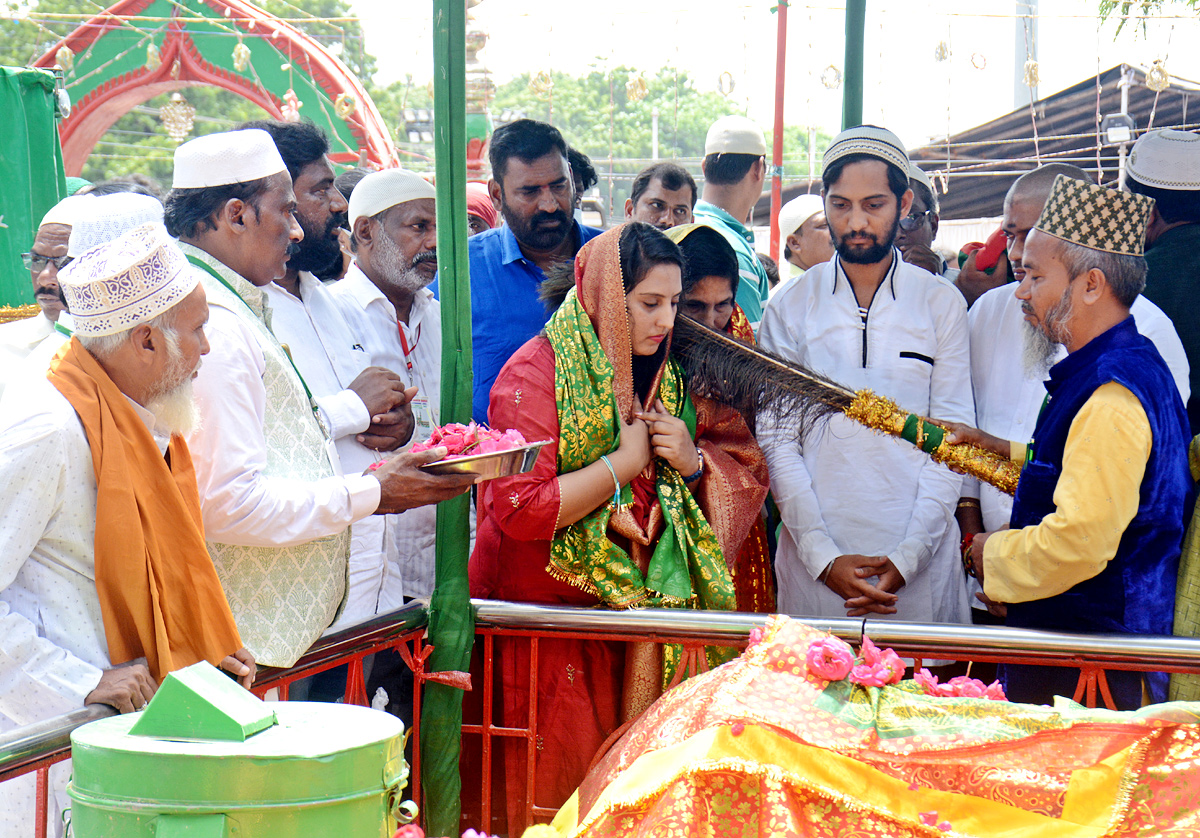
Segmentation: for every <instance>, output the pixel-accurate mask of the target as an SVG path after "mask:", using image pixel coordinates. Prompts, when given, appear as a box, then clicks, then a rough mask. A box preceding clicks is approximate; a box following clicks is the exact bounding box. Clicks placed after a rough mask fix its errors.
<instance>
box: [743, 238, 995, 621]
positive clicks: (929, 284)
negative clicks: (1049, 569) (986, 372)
mask: <svg viewBox="0 0 1200 838" xmlns="http://www.w3.org/2000/svg"><path fill="white" fill-rule="evenodd" d="M759 341H760V343H761V344H762V345H763V346H764V347H765V348H767V349H769V350H771V351H773V352H776V353H779V354H780V355H783V356H784V357H787V358H789V359H791V360H793V361H796V362H798V363H800V364H802V365H804V366H806V367H808V368H809V369H812V370H815V371H817V372H820V373H823V374H825V375H827V376H829V377H830V378H832V379H833V380H834V381H837V382H839V383H840V384H842V385H844V386H846V387H849V388H850V389H852V390H861V389H866V388H869V389H871V390H874V391H875V392H876V393H878V394H880V395H883V396H887V397H889V398H891V399H893V400H895V401H896V402H897V403H898V404H899V405H900V406H901V407H903V408H904V409H906V410H908V411H911V412H913V413H917V414H920V415H923V416H932V417H935V418H939V419H946V420H953V421H959V422H971V421H972V420H973V419H974V411H973V409H972V404H971V380H970V365H969V358H968V345H967V344H968V341H967V318H966V303H965V302H964V300H963V297H962V294H960V293H959V292H958V289H956V288H955V287H954V286H953V285H951V284H950V283H948V282H946V281H945V280H943V279H942V278H940V277H935V276H934V275H933V274H931V273H929V272H928V271H926V270H924V269H922V268H918V267H915V266H913V265H909V264H907V263H906V262H904V261H903V260H902V259H901V257H900V253H899V251H896V250H893V251H892V267H891V268H890V269H889V272H888V274H887V276H886V277H885V279H884V281H883V283H882V284H881V285H880V287H879V289H878V290H877V292H876V293H875V296H874V299H873V300H872V301H871V303H870V306H869V307H868V309H867V310H866V311H865V312H864V311H862V310H861V309H860V308H859V305H858V302H857V300H856V298H855V295H854V290H853V289H852V288H851V286H850V283H849V280H848V279H847V278H846V276H845V273H844V271H843V270H842V269H841V266H840V261H839V260H838V259H837V258H835V259H834V260H832V261H830V262H825V263H823V264H820V265H816V266H814V267H813V268H811V269H810V270H808V271H807V272H806V273H804V274H803V275H801V276H799V277H796V278H794V279H791V280H789V281H788V282H787V284H786V285H785V286H784V287H782V288H781V289H780V290H779V291H778V292H777V293H776V294H775V296H773V297H772V298H771V300H770V302H769V304H768V306H767V310H766V312H765V314H764V316H763V322H762V329H761V331H760V332H759ZM758 427H759V436H758V439H759V442H760V444H761V445H762V448H763V451H764V453H765V454H766V457H767V463H768V466H769V468H770V474H771V491H772V493H773V495H774V497H775V501H776V503H777V504H778V506H779V511H780V514H781V516H782V518H783V524H784V526H783V529H782V531H781V533H780V539H779V550H778V554H777V557H776V573H777V575H778V578H779V607H780V610H781V611H783V612H785V613H789V614H795V615H800V616H822V617H844V616H845V615H846V609H845V607H844V605H843V598H842V597H840V596H838V595H837V594H835V593H833V591H831V590H830V589H829V588H827V587H826V586H825V585H824V584H823V583H822V582H819V581H817V578H818V577H819V576H820V575H821V573H822V572H824V570H825V569H826V567H828V566H829V565H830V563H832V561H833V560H834V559H835V558H837V557H838V556H841V555H844V554H850V553H858V554H863V555H868V556H888V557H890V558H891V560H892V562H893V564H895V566H896V568H897V569H898V570H899V571H900V573H901V574H902V575H903V576H904V579H905V585H904V587H902V588H901V589H900V590H899V591H898V597H899V599H898V602H897V604H896V608H897V613H896V614H895V615H894V617H893V619H899V620H925V621H928V620H934V621H939V622H963V621H965V620H967V619H968V616H969V611H968V605H967V596H966V585H965V582H964V579H965V577H964V574H963V572H962V569H961V566H960V564H959V558H958V528H957V527H956V526H955V524H954V511H955V508H956V505H957V500H958V498H959V494H960V491H961V488H962V478H961V477H960V476H958V475H956V474H954V473H952V472H951V471H949V470H948V469H946V468H945V467H944V466H941V465H938V464H937V463H935V462H933V460H932V459H930V458H929V457H928V456H926V455H925V454H923V453H921V452H920V451H918V450H917V449H916V448H915V447H913V446H912V445H910V444H909V443H907V442H904V441H901V440H897V439H891V438H888V437H887V436H884V435H881V434H878V433H876V432H874V431H871V430H868V429H867V428H865V427H862V426H860V425H857V424H855V423H854V422H851V421H850V420H849V419H846V418H845V417H842V416H834V417H832V418H831V419H829V421H828V422H827V423H824V424H821V425H818V426H817V427H814V428H810V429H809V430H808V432H807V433H805V434H804V435H803V437H802V438H801V439H800V440H797V438H796V428H795V425H794V424H793V423H791V422H789V421H787V420H782V421H780V420H778V419H775V418H774V417H771V416H764V417H762V418H761V419H760V420H759V426H758ZM873 616H874V615H873Z"/></svg>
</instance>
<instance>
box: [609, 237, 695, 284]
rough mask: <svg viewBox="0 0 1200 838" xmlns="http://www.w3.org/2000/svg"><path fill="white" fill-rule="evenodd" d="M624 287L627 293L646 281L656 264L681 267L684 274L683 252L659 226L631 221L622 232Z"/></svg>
mask: <svg viewBox="0 0 1200 838" xmlns="http://www.w3.org/2000/svg"><path fill="white" fill-rule="evenodd" d="M620 250H621V284H622V285H623V286H624V288H625V293H626V294H628V293H629V292H630V291H632V290H633V289H634V287H635V286H636V285H637V284H638V283H639V282H641V281H642V280H643V279H645V278H646V274H647V273H649V272H650V269H651V268H653V267H654V266H655V265H664V264H670V265H678V266H679V270H680V272H682V271H683V266H684V260H683V252H682V251H681V250H680V249H679V245H677V244H675V242H673V241H671V240H670V239H668V238H667V237H666V236H664V235H663V234H662V233H661V232H660V231H659V230H658V228H656V227H653V226H651V225H649V224H646V223H644V222H642V221H630V222H628V223H627V224H626V225H625V229H623V230H622V231H621V242H620Z"/></svg>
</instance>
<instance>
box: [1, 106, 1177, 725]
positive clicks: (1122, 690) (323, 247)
mask: <svg viewBox="0 0 1200 838" xmlns="http://www.w3.org/2000/svg"><path fill="white" fill-rule="evenodd" d="M328 152H329V144H328V141H327V140H326V138H325V137H324V136H323V134H322V133H321V131H320V130H319V129H317V128H316V127H314V126H312V125H311V124H306V123H298V122H256V123H249V124H247V125H244V126H242V127H241V128H240V129H238V130H236V131H231V132H225V133H218V134H210V135H207V136H203V137H200V138H198V139H195V140H192V141H190V142H187V143H185V144H183V145H182V146H180V147H179V148H178V149H177V151H176V153H175V167H174V173H173V182H172V185H171V189H170V190H169V192H167V193H166V194H165V196H162V200H161V202H160V201H159V200H158V199H157V198H156V197H154V196H152V195H150V194H147V193H149V192H151V191H152V190H149V189H147V188H146V187H145V186H139V185H138V184H136V183H125V184H102V185H99V186H96V187H90V188H85V189H84V190H83V191H81V192H80V193H77V194H75V195H73V196H72V197H69V198H66V199H65V200H63V201H62V202H61V203H59V204H58V205H56V206H55V207H53V208H52V209H51V210H50V211H49V212H48V213H47V214H46V216H45V218H44V219H43V220H42V223H41V225H40V226H39V228H38V229H37V231H36V235H35V238H34V242H33V245H32V247H31V249H30V252H29V254H27V255H26V264H27V267H28V268H29V270H30V272H31V276H32V280H33V289H34V293H35V297H36V300H37V303H38V305H39V307H40V310H41V311H40V314H39V315H38V316H36V317H33V318H30V319H29V320H26V321H19V322H16V323H13V324H10V325H6V326H3V327H0V352H2V353H3V358H4V360H5V361H6V363H4V364H3V365H2V373H0V385H2V386H3V387H4V389H3V399H2V401H0V485H3V486H4V490H3V491H4V493H5V496H6V497H5V500H4V503H3V506H2V508H0V519H2V521H0V731H2V730H6V729H11V728H13V727H16V726H20V725H24V724H28V723H31V722H34V721H38V720H40V719H44V718H48V717H50V716H53V715H56V714H59V713H62V712H65V711H68V710H71V709H74V708H76V707H78V706H80V705H82V704H84V703H92V702H99V703H105V704H110V705H112V706H114V707H116V708H117V709H118V710H120V711H122V712H128V711H132V710H136V709H139V708H140V707H142V706H144V704H145V702H146V701H147V700H149V698H150V697H151V696H152V695H153V693H154V690H155V687H156V685H157V683H158V682H159V681H161V679H162V677H164V676H165V674H166V673H167V672H169V671H171V670H172V669H175V668H178V667H180V666H184V665H187V664H190V663H193V662H196V661H199V660H208V661H210V662H212V663H213V664H215V665H218V666H221V667H222V668H224V669H225V670H227V671H228V672H229V673H230V674H231V675H232V676H233V677H236V678H239V679H240V680H241V681H242V682H243V683H245V684H247V685H248V684H250V683H251V682H252V680H253V678H254V673H255V668H256V666H257V665H261V664H266V665H272V666H288V665H290V664H291V663H292V662H294V661H295V660H296V659H297V658H298V657H299V656H300V655H301V654H302V653H303V652H304V651H305V650H306V649H307V648H308V647H309V646H310V645H311V644H312V643H313V642H314V641H315V640H316V639H317V638H318V637H319V636H320V635H321V634H322V633H323V632H326V631H328V630H330V628H331V626H332V627H337V628H341V627H343V626H347V625H351V624H353V623H356V622H359V621H362V620H365V619H367V618H369V617H371V616H373V615H375V614H378V613H382V612H385V611H388V610H392V609H394V608H396V607H398V606H400V605H401V604H403V603H404V602H406V601H408V600H411V599H413V598H419V597H427V596H429V595H430V594H431V592H432V590H433V585H434V579H433V542H434V512H433V510H434V505H435V504H436V503H437V502H439V501H441V500H444V499H447V498H450V497H453V496H455V495H457V494H460V493H462V492H465V491H467V490H468V488H469V487H470V485H471V483H472V480H473V476H471V475H465V476H464V475H459V476H435V475H432V474H430V473H429V472H427V471H424V470H422V469H420V468H419V466H420V465H421V464H423V463H426V462H430V461H433V460H435V459H438V458H439V457H441V456H444V454H445V451H444V449H436V448H435V449H433V450H431V451H427V452H424V453H411V452H409V451H408V446H410V444H411V443H412V442H415V441H418V440H422V439H426V438H427V437H428V436H429V433H430V431H431V430H432V428H433V427H435V426H436V425H437V424H438V423H439V416H438V410H439V384H440V369H439V367H440V359H441V325H440V309H439V302H438V296H437V285H436V282H435V273H436V269H437V254H436V243H437V223H436V208H435V195H436V193H435V190H434V188H433V187H432V186H431V185H430V184H429V182H428V181H427V180H425V179H423V178H422V177H420V176H418V175H416V174H414V173H412V172H408V171H405V170H402V169H389V170H383V171H375V172H366V171H363V170H356V171H354V172H349V173H346V174H343V175H340V176H337V177H335V172H334V170H333V168H332V167H331V165H330V162H329V160H328ZM765 155H766V143H765V141H764V137H763V132H762V130H761V129H760V128H759V127H758V126H757V125H755V124H754V123H753V122H752V121H750V120H748V119H746V118H744V117H723V118H721V119H719V120H717V121H716V122H715V123H714V124H713V126H712V128H711V130H710V131H709V133H708V137H707V140H706V145H705V157H704V161H703V185H702V186H701V187H698V186H697V183H696V181H695V180H694V179H693V177H692V176H691V175H690V174H689V173H688V172H687V171H686V170H685V169H683V168H682V167H680V166H678V165H676V164H674V163H669V162H664V163H658V164H655V165H653V166H651V167H649V168H647V169H646V170H644V171H643V172H641V173H640V174H638V176H637V177H636V178H635V179H634V181H633V186H632V193H631V195H630V197H629V199H628V200H627V201H626V202H625V207H624V213H625V217H626V218H627V219H631V220H638V221H644V222H647V223H649V224H652V225H654V226H656V227H658V228H659V229H663V230H666V229H669V228H670V227H673V226H677V225H682V224H688V223H693V222H695V223H700V224H703V225H707V226H709V227H711V228H712V229H714V230H716V231H717V232H718V233H719V234H720V236H721V237H722V238H723V239H724V240H725V241H726V242H727V243H728V244H729V246H730V248H731V249H732V252H733V254H734V255H735V256H736V260H737V282H736V289H731V290H733V295H732V296H733V297H734V299H735V300H736V303H737V306H738V307H739V308H740V309H741V310H742V312H744V314H745V316H746V318H747V320H748V321H749V324H750V325H751V326H752V327H753V328H754V330H755V332H756V333H757V340H758V341H759V343H760V344H761V345H762V346H763V347H765V348H766V349H769V350H771V351H773V352H775V353H777V354H778V355H780V356H782V357H784V358H786V359H788V360H791V361H793V362H795V363H797V364H801V365H803V366H805V367H808V368H810V369H814V370H817V371H819V372H821V373H823V374H825V375H827V376H829V377H831V378H833V379H835V380H837V381H838V382H840V383H842V384H843V385H845V386H847V387H850V388H852V389H855V390H859V389H867V388H869V389H872V390H874V391H875V392H877V393H881V394H883V395H886V396H888V397H890V398H892V399H894V400H895V401H897V402H898V403H899V404H901V405H903V406H904V407H905V408H906V409H908V410H910V411H913V412H916V413H919V414H921V415H924V416H928V417H932V418H933V419H935V420H938V421H940V422H943V423H949V424H950V425H951V427H952V428H953V429H954V431H955V435H956V438H958V439H960V440H963V441H971V442H975V443H976V444H981V445H984V446H986V447H990V448H991V449H993V450H995V451H997V452H999V453H1001V454H1002V455H1003V456H1011V457H1013V458H1014V459H1018V460H1021V461H1023V462H1024V468H1023V471H1022V477H1021V481H1020V484H1019V488H1018V491H1017V495H1016V498H1015V502H1014V499H1012V498H1009V497H1008V496H1006V495H1004V494H1002V493H1000V492H998V491H996V490H995V489H993V488H992V487H991V486H988V485H986V484H985V485H979V484H978V483H976V482H975V481H973V480H969V479H965V478H963V477H962V476H960V475H958V474H955V473H953V472H951V471H949V470H948V469H946V468H945V467H943V466H941V465H938V464H936V463H934V462H933V461H932V460H931V459H929V458H928V457H926V456H925V455H924V454H922V453H920V452H919V451H918V450H917V449H915V448H913V447H911V446H906V445H905V444H903V443H899V442H897V441H894V440H892V439H888V438H885V437H881V436H879V435H876V434H874V433H872V432H870V431H868V430H866V429H864V428H861V427H857V426H854V425H853V424H852V423H850V422H849V421H848V420H843V419H839V418H835V419H833V420H830V421H829V422H828V423H827V424H824V425H821V426H819V427H815V428H809V429H807V430H806V431H805V432H804V433H803V434H797V432H796V428H795V427H794V425H793V424H792V420H791V418H790V417H787V416H777V415H771V414H767V415H763V416H759V417H756V419H757V430H758V439H759V442H760V444H761V445H762V447H763V449H764V451H765V453H766V456H767V460H768V463H769V467H770V477H771V490H772V496H773V498H774V502H775V504H776V506H777V508H778V513H779V527H778V549H777V551H776V555H775V573H776V577H777V580H778V604H777V608H778V610H779V611H781V612H785V613H791V614H795V615H800V616H847V615H849V616H860V615H865V614H876V615H883V616H888V615H892V616H894V617H896V618H900V619H911V620H923V621H938V622H957V623H962V622H970V621H972V619H974V620H975V621H977V622H987V621H996V620H1003V619H1007V621H1008V623H1009V624H1010V625H1016V626H1024V627H1035V628H1046V629H1056V630H1064V631H1091V632H1135V633H1147V634H1169V633H1171V631H1172V628H1173V626H1172V615H1173V613H1174V601H1175V587H1176V577H1177V569H1178V567H1179V562H1180V551H1181V540H1182V538H1183V535H1184V527H1185V524H1186V522H1187V520H1188V519H1189V518H1190V515H1191V503H1192V492H1193V484H1192V476H1191V473H1190V472H1189V469H1188V445H1189V442H1190V441H1191V437H1192V434H1193V433H1195V432H1196V431H1197V429H1198V426H1200V402H1197V400H1196V399H1195V398H1194V397H1193V393H1194V392H1195V385H1196V378H1195V376H1196V372H1195V370H1196V369H1197V366H1198V365H1200V328H1198V327H1197V326H1196V324H1195V321H1194V318H1193V317H1192V316H1191V313H1190V310H1189V302H1190V301H1191V300H1192V299H1193V298H1194V297H1193V295H1194V286H1195V285H1196V284H1197V282H1200V264H1198V263H1200V137H1197V136H1196V135H1193V134H1188V133H1183V132H1178V131H1170V130H1163V131H1154V132H1149V133H1147V134H1145V135H1144V136H1143V137H1142V138H1141V139H1139V141H1138V142H1137V144H1136V145H1135V146H1134V149H1133V152H1132V154H1131V155H1130V157H1129V164H1128V172H1127V175H1128V184H1129V190H1128V191H1118V190H1115V189H1108V188H1104V187H1101V186H1097V185H1096V184H1095V183H1093V182H1092V180H1091V179H1090V178H1089V176H1088V175H1087V174H1086V173H1084V172H1083V171H1082V170H1080V169H1077V168H1075V167H1073V166H1069V165H1065V164H1053V165H1049V166H1044V167H1041V168H1038V169H1035V170H1032V171H1030V172H1028V173H1027V174H1025V175H1023V176H1022V177H1021V178H1019V179H1018V180H1017V181H1016V182H1015V183H1014V184H1013V185H1012V188H1011V189H1010V190H1009V192H1008V194H1007V196H1006V198H1005V201H1004V205H1003V207H1002V211H1003V223H1002V228H1001V230H998V231H997V232H996V233H995V234H994V235H993V237H992V238H991V239H989V242H988V243H987V244H983V245H977V246H974V247H973V248H964V252H963V253H962V254H961V256H960V258H959V259H957V260H955V259H954V258H953V256H952V257H951V258H950V259H949V260H948V259H947V258H946V257H945V256H944V255H942V254H941V253H939V252H938V251H937V250H936V249H935V247H934V241H935V238H936V236H937V232H938V224H939V214H938V201H937V190H936V189H935V188H934V184H933V183H932V182H931V181H930V179H929V177H928V176H927V175H926V174H925V173H924V172H923V171H922V170H921V169H920V168H918V167H916V166H915V165H913V164H912V163H911V162H910V161H909V159H908V156H907V154H906V151H905V149H904V147H903V145H902V143H901V142H900V140H899V139H897V138H896V137H895V135H893V134H892V133H891V132H889V131H887V130H886V129H883V128H878V127H874V126H860V127H858V128H854V129H850V130H848V131H846V132H843V133H842V134H841V135H839V136H838V137H837V138H835V140H834V141H833V143H832V144H831V145H830V147H829V149H828V150H827V151H826V153H825V157H824V161H823V173H822V190H821V194H820V195H811V194H805V195H800V196H799V197H797V198H796V199H795V200H793V201H790V202H789V203H787V204H786V205H785V206H784V207H783V208H782V210H781V212H780V213H779V229H780V239H781V242H782V243H783V245H784V259H785V262H784V267H785V272H784V277H783V281H782V282H781V283H779V285H778V287H773V283H772V282H771V280H770V279H769V274H768V271H767V268H766V267H765V266H764V261H763V260H761V259H760V258H759V255H758V253H757V250H756V247H755V238H754V234H753V231H752V229H751V227H750V223H751V222H750V218H751V213H752V210H753V208H754V205H755V203H756V202H757V201H758V199H759V197H760V196H761V194H762V191H763V185H764V180H765V177H766V172H767V164H766V159H765ZM489 162H490V165H491V179H490V181H489V182H488V183H487V185H486V188H485V187H484V186H483V185H482V184H472V186H471V189H470V190H469V193H468V212H469V222H470V225H471V233H472V235H471V238H470V239H469V245H468V258H469V267H470V293H471V310H472V318H473V323H472V331H473V352H474V365H475V366H474V370H475V378H474V382H475V383H474V394H473V413H474V418H475V419H476V420H477V421H479V422H486V420H487V408H488V395H489V391H490V389H491V386H492V383H493V382H494V380H495V378H496V375H497V374H498V372H499V371H500V368H501V367H502V366H503V365H504V363H505V362H506V361H507V360H508V358H509V357H510V356H511V355H512V354H513V353H514V352H515V351H516V350H517V349H518V348H519V347H520V346H521V345H522V344H523V343H525V341H527V340H529V339H530V338H532V337H533V336H535V335H536V334H537V333H538V332H540V331H541V329H542V328H543V327H544V325H545V323H546V321H547V319H548V316H549V312H547V310H546V307H545V305H544V304H543V302H542V301H541V299H540V297H539V293H538V292H539V287H540V286H541V283H542V282H543V280H545V278H546V272H547V271H548V270H549V269H551V268H552V267H553V266H554V265H556V264H558V263H560V262H563V261H566V260H570V259H572V258H573V257H574V255H575V254H576V252H578V250H579V248H580V247H581V246H582V245H583V244H584V243H586V242H587V241H589V240H590V239H591V238H593V237H594V236H596V235H598V234H599V233H600V230H598V229H595V228H592V227H588V226H585V225H584V224H582V223H581V222H580V221H579V220H578V214H577V210H578V208H579V199H580V197H581V192H582V191H583V190H584V189H586V188H588V187H589V186H590V185H591V184H594V183H595V172H594V170H592V168H591V166H590V164H589V163H588V162H587V160H586V157H583V156H582V155H580V154H579V153H578V152H577V151H576V150H574V149H572V148H570V147H569V146H568V145H567V143H566V141H565V139H564V138H563V136H562V135H561V134H560V132H559V131H558V130H557V129H555V128H554V127H553V126H551V125H548V124H545V123H541V122H537V121H533V120H527V119H523V120H518V121H516V122H513V123H510V124H508V125H506V126H504V127H502V128H500V129H498V130H497V131H496V132H495V134H494V136H493V137H492V140H491V143H490V149H489ZM1000 209H1001V208H997V210H1000ZM1143 251H1145V255H1144V256H1143ZM702 268H703V266H701V271H700V272H701V273H703V270H702ZM1156 304H1157V305H1156ZM1160 306H1161V307H1160ZM683 310H688V309H687V301H686V300H684V301H683ZM714 325H717V326H718V327H719V325H720V324H714ZM1185 406H1186V407H1185ZM1189 416H1190V424H1189ZM1031 440H1032V442H1031ZM964 568H965V572H964ZM972 594H974V596H972ZM972 606H974V609H973V608H972ZM973 611H974V614H973V613H972V612H973ZM1005 613H1007V616H1006V617H1005ZM1175 628H1176V629H1179V626H1175ZM1009 684H1010V696H1011V697H1013V698H1018V699H1025V700H1038V701H1040V700H1048V699H1049V698H1050V697H1051V696H1052V695H1053V694H1055V693H1058V694H1063V693H1065V694H1068V695H1070V694H1071V692H1072V689H1073V684H1066V683H1064V682H1062V681H1061V679H1059V678H1057V677H1055V676H1053V675H1050V674H1047V673H1045V672H1040V671H1029V670H1020V669H1014V670H1013V671H1012V672H1011V673H1009ZM1109 685H1110V687H1111V688H1112V692H1113V695H1114V697H1115V698H1116V699H1117V701H1118V703H1119V704H1120V705H1122V706H1137V704H1139V703H1140V701H1141V698H1142V690H1143V689H1145V690H1146V691H1147V694H1148V695H1149V696H1150V697H1151V698H1153V699H1154V700H1163V699H1165V697H1166V682H1165V678H1163V677H1161V676H1151V677H1149V678H1148V679H1147V680H1146V681H1145V683H1143V681H1142V679H1141V677H1140V676H1134V675H1129V674H1128V673H1121V674H1110V676H1109Z"/></svg>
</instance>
